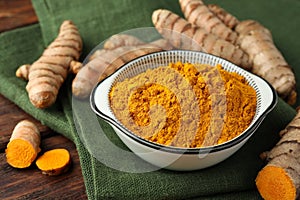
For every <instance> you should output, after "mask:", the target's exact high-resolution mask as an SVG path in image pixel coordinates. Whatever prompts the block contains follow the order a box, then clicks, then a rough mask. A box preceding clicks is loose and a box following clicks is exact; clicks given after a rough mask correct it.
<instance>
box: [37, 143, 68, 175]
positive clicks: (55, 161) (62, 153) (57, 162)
mask: <svg viewBox="0 0 300 200" xmlns="http://www.w3.org/2000/svg"><path fill="white" fill-rule="evenodd" d="M35 163H36V166H37V167H38V168H39V169H40V170H41V171H42V174H45V175H48V176H57V175H60V174H63V173H65V172H67V171H68V170H69V168H70V166H71V163H72V162H71V156H70V153H69V151H68V150H66V149H53V150H49V151H46V152H45V153H44V154H43V155H41V156H40V157H38V159H37V160H36V162H35Z"/></svg>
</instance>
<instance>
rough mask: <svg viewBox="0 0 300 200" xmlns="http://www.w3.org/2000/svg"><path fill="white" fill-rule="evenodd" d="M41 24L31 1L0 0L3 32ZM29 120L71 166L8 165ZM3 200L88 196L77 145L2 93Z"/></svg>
mask: <svg viewBox="0 0 300 200" xmlns="http://www.w3.org/2000/svg"><path fill="white" fill-rule="evenodd" d="M34 23H38V19H37V17H36V15H35V12H34V10H33V7H32V5H31V1H30V0H0V34H1V33H2V32H5V31H9V30H12V29H15V28H18V27H22V26H27V25H30V24H34ZM23 119H29V120H32V121H33V122H35V123H36V124H37V125H38V128H39V129H40V131H41V136H42V142H41V148H42V150H43V151H46V150H50V149H53V148H66V149H68V150H69V151H70V153H71V157H72V167H71V168H70V170H69V171H68V172H67V173H65V174H62V175H60V176H55V177H50V176H46V175H43V174H42V173H41V172H40V171H39V170H38V169H37V167H36V166H35V165H34V164H33V165H32V166H31V167H29V168H27V169H15V168H13V167H11V166H10V165H8V164H7V162H6V157H5V148H6V145H7V143H8V141H9V138H10V135H11V133H12V130H13V128H14V127H15V125H16V124H17V123H18V122H19V121H21V120H23ZM0 199H1V200H3V199H30V200H31V199H87V196H86V192H85V186H84V182H83V177H82V173H81V167H80V163H79V158H78V154H77V151H76V147H75V145H74V144H73V143H72V142H71V141H70V140H68V139H67V138H65V137H63V136H61V135H59V134H58V133H55V132H54V131H52V130H51V129H49V128H48V127H46V126H44V125H42V124H41V123H40V122H39V121H37V120H35V119H34V118H33V117H31V116H30V115H28V114H27V113H25V112H24V111H23V110H21V109H20V108H19V107H18V106H16V105H15V104H14V103H12V102H11V101H9V100H8V99H6V98H5V97H4V96H3V95H1V94H0Z"/></svg>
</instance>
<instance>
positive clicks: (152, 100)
mask: <svg viewBox="0 0 300 200" xmlns="http://www.w3.org/2000/svg"><path fill="white" fill-rule="evenodd" d="M180 77H182V78H180ZM170 86H172V87H170ZM189 86H190V87H191V90H190V89H189ZM193 94H194V95H195V97H196V98H195V99H193V98H191V96H193ZM109 99H110V105H111V108H112V110H113V112H114V114H115V116H116V117H117V119H118V120H120V122H121V123H122V124H123V125H124V126H125V127H127V128H128V129H130V130H131V131H132V132H133V133H135V134H137V135H139V136H140V137H143V138H145V139H147V140H150V141H152V142H156V143H159V144H163V145H170V146H176V147H187V148H196V147H203V146H210V145H216V144H221V143H223V142H226V141H229V140H231V139H233V138H235V137H236V136H238V135H239V134H241V133H242V132H243V131H244V130H245V129H246V128H247V127H248V126H249V124H250V123H251V121H252V119H253V117H254V115H255V112H256V92H255V90H254V89H253V88H252V87H251V86H250V85H248V84H247V81H246V80H245V78H244V77H242V76H240V75H238V74H237V73H233V72H227V71H225V70H224V69H222V67H221V66H220V65H218V66H216V67H211V66H209V65H202V64H195V65H194V64H191V63H181V62H177V63H170V64H169V66H167V67H158V68H155V69H152V70H147V71H146V72H144V73H141V74H139V75H137V76H134V77H132V78H129V79H126V80H124V81H122V82H117V83H116V84H115V85H114V86H113V87H112V90H111V92H110V94H109ZM157 105H160V106H162V107H161V108H158V109H157V111H155V110H153V109H152V108H153V107H155V106H156V107H157ZM162 108H163V109H164V111H162V110H161V109H162ZM127 109H128V110H127ZM197 110H198V111H199V112H198V113H196V114H197V115H196V117H193V115H194V114H195V112H196V111H197ZM162 112H165V114H166V115H164V116H163V115H162V114H161V113H162ZM151 113H152V114H151ZM153 113H154V114H153ZM151 120H153V121H151ZM156 123H157V124H156ZM141 127H142V128H141ZM191 127H196V128H191ZM143 128H145V130H146V131H145V132H144V130H143ZM181 131H182V132H181Z"/></svg>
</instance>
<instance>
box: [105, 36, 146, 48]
mask: <svg viewBox="0 0 300 200" xmlns="http://www.w3.org/2000/svg"><path fill="white" fill-rule="evenodd" d="M142 44H145V42H143V41H141V40H140V39H138V38H137V37H135V36H132V35H127V34H117V35H113V36H111V37H110V38H109V39H108V40H106V42H105V43H104V46H103V48H104V49H115V48H118V47H122V46H136V45H142Z"/></svg>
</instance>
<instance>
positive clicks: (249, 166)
mask: <svg viewBox="0 0 300 200" xmlns="http://www.w3.org/2000/svg"><path fill="white" fill-rule="evenodd" d="M32 2H33V5H34V8H35V11H36V13H37V15H38V18H39V24H36V25H32V26H28V27H25V28H21V29H17V30H14V31H10V32H5V33H2V34H0V44H1V45H0V55H1V57H0V92H1V94H3V95H4V96H6V97H7V98H9V99H10V100H12V101H13V102H15V103H16V104H17V105H18V106H19V107H21V108H22V109H23V110H25V111H26V112H27V113H29V114H31V115H32V116H33V117H35V118H37V119H38V120H40V121H41V122H42V123H43V124H45V125H47V126H49V127H51V128H52V129H53V130H55V131H57V132H59V133H61V134H62V135H64V136H66V137H68V138H69V139H71V140H72V141H73V142H74V143H75V145H76V147H77V150H78V154H79V157H80V162H81V167H82V173H83V177H84V181H85V186H86V191H87V195H88V197H89V199H108V198H111V199H183V198H184V199H260V196H259V194H258V192H257V190H256V187H255V177H256V175H257V173H258V171H259V170H260V169H261V168H262V167H263V166H264V163H263V162H262V161H261V160H260V159H259V154H260V153H261V152H263V151H266V150H269V149H270V148H272V146H274V145H275V144H276V142H277V141H278V139H279V136H278V132H279V131H280V130H281V129H283V128H284V127H285V126H286V124H287V123H288V122H289V121H290V120H291V119H292V118H293V117H294V115H295V113H296V111H295V109H294V108H293V107H291V106H289V105H287V104H286V103H285V102H283V101H282V100H279V102H278V104H277V106H276V107H275V109H274V110H273V111H272V112H271V113H270V114H269V115H268V116H267V117H266V119H265V120H264V121H263V123H262V124H261V126H260V127H259V129H258V130H257V131H256V132H255V134H254V136H253V137H252V138H251V139H250V140H249V141H248V142H247V143H246V144H245V146H243V147H242V148H241V149H240V150H239V151H238V152H237V153H236V154H234V155H233V156H231V157H230V158H229V159H227V160H225V161H223V162H222V163H220V164H218V165H216V166H213V167H210V168H207V169H203V170H199V171H192V172H174V171H169V170H164V169H160V170H156V171H150V170H151V169H152V168H151V165H150V164H148V163H146V162H144V161H142V160H140V159H139V158H137V157H134V156H132V154H130V153H127V154H126V153H124V154H121V155H118V154H115V155H112V156H111V154H112V152H110V151H108V149H109V148H104V147H106V145H107V144H106V143H104V142H103V141H97V140H95V141H93V139H92V138H93V137H94V136H95V134H97V133H99V126H100V127H101V129H102V130H103V132H104V133H105V136H106V138H108V139H109V141H111V142H112V144H113V145H115V146H117V147H119V148H121V149H123V150H124V151H127V152H128V150H127V149H126V147H125V146H124V145H123V143H122V142H121V141H120V140H119V139H118V137H117V136H116V135H115V133H114V131H113V130H112V128H111V127H110V126H109V125H108V124H106V123H105V122H103V121H102V120H100V119H98V118H96V116H95V115H93V113H92V111H91V109H90V107H89V103H88V101H79V100H77V99H73V98H72V94H71V91H70V85H71V78H72V77H70V78H69V79H68V80H67V81H66V83H65V84H64V85H63V87H62V89H61V91H60V94H59V98H58V100H57V102H56V104H55V105H53V106H52V107H50V108H47V109H44V110H40V109H36V108H34V107H33V106H32V105H31V104H30V102H29V100H28V96H27V93H26V91H25V86H26V83H25V82H24V81H22V80H19V79H17V78H16V77H15V70H16V69H17V67H18V66H19V65H21V64H24V63H31V62H33V61H34V60H35V59H36V58H38V57H39V56H40V54H41V53H42V51H43V49H44V48H45V47H46V46H47V44H49V43H50V42H51V41H52V40H53V39H54V38H55V36H56V35H57V30H58V27H59V25H60V24H61V22H62V21H63V20H64V19H71V20H73V21H74V23H75V24H76V25H77V26H78V27H79V30H80V33H81V35H82V37H83V41H84V51H83V55H82V58H81V60H83V59H84V58H85V56H86V55H87V54H88V53H89V52H90V51H91V50H92V49H93V47H95V46H96V45H97V44H99V43H100V42H102V41H103V40H105V39H107V38H108V37H109V36H111V35H112V34H116V33H119V32H123V31H126V30H129V29H133V28H139V27H149V26H152V23H151V14H152V12H153V10H155V9H157V8H166V9H170V10H172V11H174V12H176V13H178V14H180V15H182V14H181V11H180V8H179V5H178V2H177V1H172V0H164V1H153V0H143V1H139V0H113V1H109V0H102V1H96V0H90V1H83V0H73V1H67V0H45V1H40V0H32ZM209 2H211V3H218V4H219V5H221V6H223V7H224V8H225V9H227V10H228V11H230V12H232V13H233V14H235V15H236V16H237V17H238V18H239V19H247V18H252V19H257V20H259V21H260V22H261V23H263V24H264V25H266V26H267V27H268V28H269V29H270V30H271V31H272V33H273V36H274V41H275V43H276V44H277V46H278V47H279V49H280V50H281V51H282V52H283V54H284V56H285V58H286V59H287V61H288V62H289V63H290V64H291V66H293V68H294V71H295V74H296V75H297V79H299V77H300V69H299V68H297V65H299V64H300V63H299V60H298V59H297V55H298V54H299V53H300V52H299V51H300V50H299V47H300V41H299V40H298V39H297V36H298V35H299V33H300V30H299V29H298V26H299V24H300V18H299V17H296V16H299V14H298V10H299V9H300V2H299V1H296V0H288V1H286V0H276V1H272V2H270V1H269V2H267V1H259V0H253V1H237V0H236V1H233V0H232V1H221V0H211V1H209ZM297 86H298V87H299V83H298V85H297ZM299 96H300V95H299ZM299 103H300V101H299V98H298V101H297V104H296V105H295V106H297V105H299ZM87 116H88V117H89V118H88V119H93V120H87V118H86V117H87ZM95 120H96V121H97V122H98V123H94V122H95ZM100 132H101V131H100ZM91 136H93V137H91ZM96 137H97V136H96ZM86 144H89V145H90V144H92V147H93V148H91V146H87V145H86ZM101 155H102V157H101ZM99 156H100V157H99ZM121 156H122V157H121ZM116 160H117V161H118V162H116ZM112 162H116V163H117V164H118V163H119V165H118V166H115V167H110V166H109V163H112ZM141 168H142V169H150V170H149V171H150V172H146V173H132V172H128V169H131V170H132V171H134V170H136V171H139V170H140V169H141Z"/></svg>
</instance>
